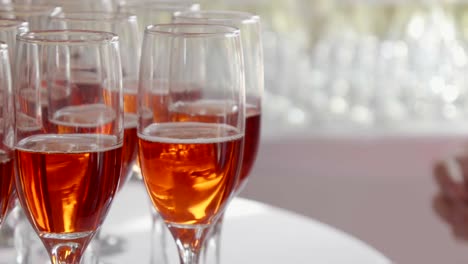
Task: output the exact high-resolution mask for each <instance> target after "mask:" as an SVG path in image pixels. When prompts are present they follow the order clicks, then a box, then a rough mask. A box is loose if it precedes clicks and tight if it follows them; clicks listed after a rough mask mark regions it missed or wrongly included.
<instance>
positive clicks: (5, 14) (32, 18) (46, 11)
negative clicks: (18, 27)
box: [0, 4, 62, 30]
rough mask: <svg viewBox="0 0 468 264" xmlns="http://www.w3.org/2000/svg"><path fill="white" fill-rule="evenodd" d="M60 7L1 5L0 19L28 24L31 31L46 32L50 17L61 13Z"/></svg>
mask: <svg viewBox="0 0 468 264" xmlns="http://www.w3.org/2000/svg"><path fill="white" fill-rule="evenodd" d="M61 10H62V9H61V8H60V7H59V6H50V5H42V4H11V5H0V18H9V19H18V20H23V21H26V22H28V26H29V29H30V30H45V29H47V28H48V25H49V16H51V15H54V14H57V13H59V12H61Z"/></svg>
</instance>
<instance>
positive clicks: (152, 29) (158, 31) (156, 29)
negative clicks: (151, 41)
mask: <svg viewBox="0 0 468 264" xmlns="http://www.w3.org/2000/svg"><path fill="white" fill-rule="evenodd" d="M182 27H193V28H195V27H200V28H201V27H204V28H206V27H209V28H218V29H223V28H224V29H225V30H224V31H213V32H171V31H169V30H170V29H174V28H182ZM164 28H166V30H164ZM145 34H152V35H169V36H175V37H187V38H190V37H192V38H197V37H220V36H222V37H238V36H240V29H239V28H237V27H234V26H228V25H223V24H213V23H211V24H210V23H168V24H154V25H149V26H147V27H146V29H145Z"/></svg>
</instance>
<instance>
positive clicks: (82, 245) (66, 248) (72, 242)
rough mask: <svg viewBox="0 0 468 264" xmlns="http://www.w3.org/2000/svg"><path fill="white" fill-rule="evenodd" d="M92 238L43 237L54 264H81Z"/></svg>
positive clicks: (90, 236)
mask: <svg viewBox="0 0 468 264" xmlns="http://www.w3.org/2000/svg"><path fill="white" fill-rule="evenodd" d="M91 238H92V235H89V236H85V237H74V238H71V237H66V238H57V237H46V236H41V240H42V242H43V243H44V246H45V247H46V249H47V252H48V253H49V256H50V260H51V263H52V264H79V263H80V261H81V257H82V255H83V252H84V250H85V249H86V247H87V246H88V244H89V241H90V240H91Z"/></svg>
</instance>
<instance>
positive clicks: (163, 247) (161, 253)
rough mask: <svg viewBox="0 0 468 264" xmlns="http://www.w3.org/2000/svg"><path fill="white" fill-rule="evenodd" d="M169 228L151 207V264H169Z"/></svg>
mask: <svg viewBox="0 0 468 264" xmlns="http://www.w3.org/2000/svg"><path fill="white" fill-rule="evenodd" d="M166 237H167V228H166V223H165V222H164V220H163V219H162V218H161V216H160V215H159V213H158V212H157V211H156V210H155V209H154V207H153V206H151V248H152V249H153V250H151V251H150V264H169V258H168V255H167V246H168V245H167V242H166V241H167V240H166Z"/></svg>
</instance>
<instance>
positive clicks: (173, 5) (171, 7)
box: [118, 0, 200, 11]
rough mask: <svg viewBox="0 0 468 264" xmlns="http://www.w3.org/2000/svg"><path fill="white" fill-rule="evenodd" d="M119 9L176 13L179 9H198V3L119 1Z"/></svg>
mask: <svg viewBox="0 0 468 264" xmlns="http://www.w3.org/2000/svg"><path fill="white" fill-rule="evenodd" d="M118 6H119V7H128V8H144V9H149V10H161V11H178V10H179V9H180V8H181V7H187V8H195V7H198V8H200V4H199V3H191V2H187V1H177V0H176V1H169V0H162V1H161V0H156V1H148V0H146V1H142V2H140V1H135V2H125V1H121V2H119V4H118Z"/></svg>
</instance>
